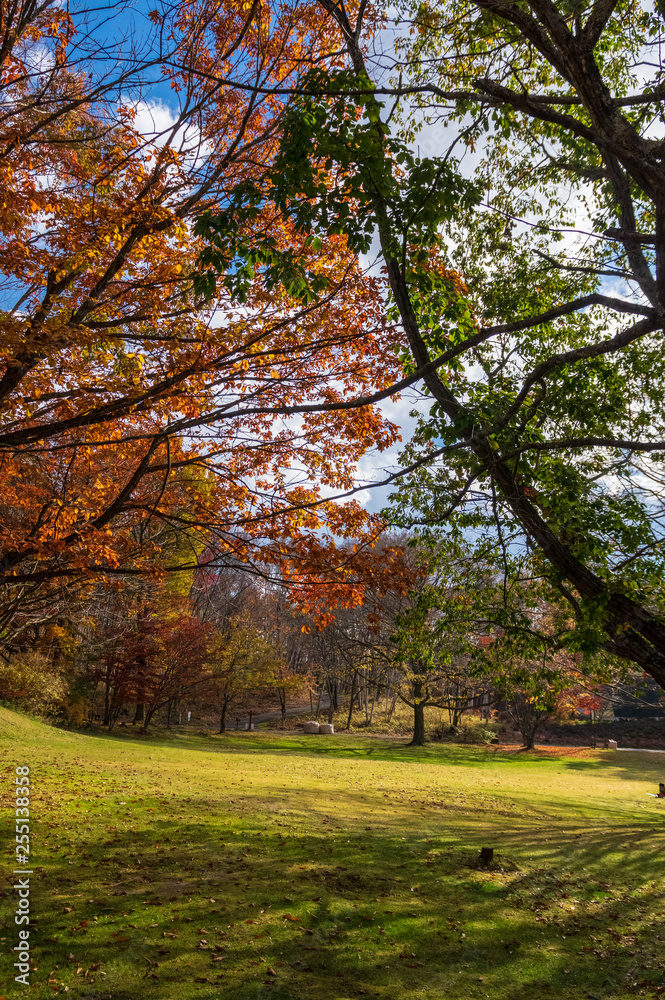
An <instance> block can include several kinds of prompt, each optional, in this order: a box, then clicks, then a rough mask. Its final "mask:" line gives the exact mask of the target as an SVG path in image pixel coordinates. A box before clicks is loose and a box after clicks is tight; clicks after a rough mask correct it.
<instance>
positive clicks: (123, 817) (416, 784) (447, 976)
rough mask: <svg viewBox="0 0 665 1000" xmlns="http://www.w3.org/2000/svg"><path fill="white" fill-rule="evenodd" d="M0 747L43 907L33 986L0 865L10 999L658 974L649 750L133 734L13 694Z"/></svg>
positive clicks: (496, 986) (341, 990)
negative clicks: (53, 724)
mask: <svg viewBox="0 0 665 1000" xmlns="http://www.w3.org/2000/svg"><path fill="white" fill-rule="evenodd" d="M0 752H1V756H0V763H1V764H2V768H3V772H4V776H5V782H4V789H3V791H4V792H5V793H7V794H6V795H5V797H4V799H3V802H4V805H5V806H8V805H9V804H10V803H11V799H10V797H9V794H8V793H9V792H13V789H12V783H13V773H14V768H15V766H16V765H18V764H28V766H29V767H30V768H31V780H32V795H33V800H32V804H31V814H32V815H31V827H32V859H33V862H32V863H33V867H34V871H35V875H34V876H33V880H32V907H33V910H32V912H33V916H34V917H35V918H36V920H37V929H36V930H35V932H34V933H33V934H32V937H31V939H32V940H34V941H35V944H36V947H35V962H34V964H35V966H36V971H34V972H33V973H32V974H31V984H32V985H31V987H30V988H29V989H28V988H24V987H20V986H18V985H16V984H14V983H13V981H12V976H13V973H12V972H11V961H13V959H8V958H7V956H8V950H9V948H11V947H13V945H14V944H15V943H16V939H17V934H16V928H15V926H14V924H13V911H14V908H15V893H13V891H12V889H11V885H12V880H13V876H12V875H11V874H8V875H7V880H6V882H5V887H4V888H3V893H4V897H5V898H4V899H3V913H4V923H3V929H2V936H3V938H4V939H5V940H4V941H3V942H2V944H3V946H4V948H3V961H4V962H5V967H4V969H3V979H2V982H3V986H2V987H1V990H2V995H3V996H7V997H10V996H11V997H14V996H20V995H25V996H26V997H27V996H28V995H29V996H30V997H31V998H32V997H34V998H41V997H51V996H53V995H54V994H56V993H60V994H64V993H65V992H67V994H68V996H70V997H72V998H75V997H76V998H79V997H80V998H82V1000H83V998H85V1000H105V998H113V1000H130V998H131V1000H137V998H141V1000H184V998H189V997H192V998H193V997H197V998H199V997H200V998H202V1000H203V998H213V997H214V998H219V1000H226V998H228V1000H231V998H233V1000H250V998H252V1000H253V998H258V997H264V996H266V995H267V994H268V993H271V994H272V995H273V996H274V997H277V998H283V1000H287V998H288V1000H298V998H302V1000H310V998H311V1000H315V998H316V1000H319V998H321V997H325V998H327V1000H350V998H355V997H373V998H382V1000H388V998H390V1000H392V998H405V997H408V998H411V997H419V998H424V1000H447V998H451V1000H452V998H455V1000H457V998H476V997H478V998H482V997H490V998H492V1000H499V998H500V1000H504V998H505V1000H538V998H541V997H552V998H555V997H556V998H557V1000H558V998H565V997H570V998H571V1000H572V998H573V997H574V998H576V1000H577V998H584V997H587V996H590V997H592V998H616V1000H619V998H623V997H629V996H630V997H632V996H636V995H645V996H654V995H659V993H660V987H661V986H663V985H665V961H661V959H662V956H661V954H660V938H659V935H661V934H664V933H665V915H664V913H663V911H664V910H665V904H664V903H663V900H662V892H663V875H664V873H663V863H662V856H663V847H664V846H665V836H664V828H663V818H664V806H663V803H662V802H659V801H657V800H655V799H651V798H647V797H646V796H645V794H644V793H645V792H646V791H653V790H654V786H655V785H656V783H657V781H658V780H660V779H661V777H662V774H661V769H662V770H663V772H665V761H663V760H662V758H661V757H660V756H659V755H657V754H647V753H619V754H616V753H614V754H613V753H610V752H606V751H599V752H597V753H593V752H589V755H588V756H582V757H580V756H577V757H570V758H560V759H551V758H544V757H538V756H532V755H525V754H522V755H516V754H513V755H502V754H498V753H496V752H495V750H494V748H477V747H467V746H464V747H462V746H436V747H434V746H430V747H426V748H424V749H422V750H414V749H412V748H406V747H405V746H403V745H401V744H400V743H398V742H396V741H395V740H381V739H377V738H373V739H370V738H368V739H364V738H362V737H358V736H343V735H339V736H335V737H331V738H326V737H317V736H313V737H305V736H296V735H291V734H286V735H281V734H280V735H277V734H268V733H266V734H264V733H255V734H237V733H230V734H228V735H226V736H222V737H204V736H188V737H184V736H180V737H170V738H166V737H164V736H163V735H162V736H155V737H148V738H143V739H141V738H139V737H137V736H119V735H118V736H106V735H100V734H95V735H86V734H84V733H70V732H64V731H60V730H57V729H51V728H48V727H45V726H42V725H41V724H39V723H37V722H34V721H32V720H30V719H27V718H25V717H22V716H20V715H17V714H14V713H11V712H9V711H6V710H0ZM6 814H7V815H8V816H9V820H10V822H11V824H12V827H13V813H12V811H11V810H9V809H7V811H6ZM12 827H10V828H9V829H10V835H11V829H12ZM12 841H13V837H12ZM482 846H491V847H494V849H495V852H496V858H497V863H496V864H495V866H494V867H493V868H491V869H488V870H483V869H481V868H479V867H478V861H477V857H478V850H479V848H480V847H482ZM12 853H13V843H12V842H9V843H8V845H7V851H6V854H5V857H6V869H5V870H6V872H7V873H10V872H11V869H12V868H13V858H12ZM5 982H6V984H7V985H4V983H5Z"/></svg>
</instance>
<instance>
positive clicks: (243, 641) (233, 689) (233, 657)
mask: <svg viewBox="0 0 665 1000" xmlns="http://www.w3.org/2000/svg"><path fill="white" fill-rule="evenodd" d="M210 664H211V671H212V673H211V678H210V687H211V690H212V692H213V695H214V698H215V699H216V701H217V703H218V706H219V731H220V733H224V732H226V713H227V710H228V708H229V705H230V704H231V703H232V702H233V701H235V700H236V699H237V698H238V697H239V696H240V695H242V694H244V693H245V692H247V691H252V690H254V689H256V688H268V687H274V686H275V681H276V680H277V679H278V674H279V671H280V670H283V669H284V667H283V665H282V663H281V661H280V658H279V656H278V654H277V652H276V650H275V649H274V647H273V646H272V645H271V644H270V643H269V642H268V641H267V639H265V637H264V636H263V634H262V633H261V631H260V630H259V629H257V628H256V627H255V626H254V625H252V623H251V621H250V617H249V615H248V614H247V613H240V614H238V615H236V616H235V617H233V618H231V619H230V620H229V622H228V625H227V628H226V629H225V630H224V631H223V632H220V633H218V634H217V636H216V637H215V639H214V640H213V647H212V652H211V659H210Z"/></svg>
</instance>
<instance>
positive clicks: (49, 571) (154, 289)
mask: <svg viewBox="0 0 665 1000" xmlns="http://www.w3.org/2000/svg"><path fill="white" fill-rule="evenodd" d="M25 9H26V10H28V8H25ZM30 9H32V8H30ZM34 10H35V13H34V18H33V20H32V21H30V19H29V18H27V20H26V21H25V22H24V21H21V20H20V16H22V15H20V16H19V15H16V17H17V20H16V23H15V24H13V25H10V24H8V25H6V26H5V27H6V29H7V30H6V34H5V37H6V38H10V39H12V38H13V43H10V44H9V46H8V47H7V48H6V51H5V50H3V53H4V54H0V89H2V92H3V99H4V101H5V105H6V107H7V109H8V112H7V114H6V115H5V117H4V118H3V124H2V125H0V188H1V189H2V197H1V198H0V271H1V272H2V275H3V276H4V277H3V280H2V302H3V307H4V311H2V312H0V324H1V333H2V336H1V338H0V340H1V346H0V365H1V374H0V403H1V404H2V422H1V423H0V470H1V482H2V495H1V496H0V510H1V513H2V518H1V522H2V523H1V527H0V553H1V556H0V558H1V559H2V563H1V566H2V571H1V575H0V583H2V584H3V586H4V588H5V593H6V594H7V597H6V600H5V603H4V604H3V605H2V608H1V609H0V611H1V613H2V614H3V615H4V619H3V621H4V624H5V626H7V625H8V623H9V622H10V621H11V620H12V617H13V615H14V613H15V610H16V606H17V602H19V601H20V602H21V604H22V608H23V613H25V609H26V600H27V597H28V595H29V597H30V600H34V601H36V602H37V604H36V605H35V606H37V605H38V606H39V608H40V614H41V613H44V609H45V608H46V609H48V607H49V606H50V605H49V602H51V601H52V599H53V598H52V594H53V590H52V587H53V581H56V580H62V581H72V580H76V579H83V580H84V579H88V578H89V579H92V578H95V577H100V576H101V577H104V578H109V577H113V576H115V575H119V574H126V573H128V572H164V570H165V569H168V568H169V567H171V568H172V567H173V566H174V565H194V564H196V553H197V552H200V551H201V550H202V549H203V548H204V547H206V546H207V547H208V550H209V551H211V552H213V553H215V554H216V557H219V558H220V559H222V560H224V559H225V560H227V561H228V560H233V561H236V562H242V561H252V560H254V561H258V562H260V563H261V565H262V566H264V567H265V566H266V565H270V564H273V565H276V566H279V567H280V571H283V572H284V573H285V574H286V575H287V576H289V575H290V576H292V577H293V578H294V579H298V580H300V579H301V578H302V576H303V574H306V573H308V572H310V571H311V569H312V568H314V569H315V570H316V569H321V567H323V575H324V577H326V576H327V577H328V578H329V579H331V580H332V578H331V577H330V573H332V567H333V564H334V562H335V560H336V559H337V558H338V556H339V553H337V552H336V550H335V546H334V539H335V538H338V537H340V536H346V537H349V536H353V537H356V538H358V539H360V540H363V539H367V538H371V537H373V536H374V534H375V533H376V531H377V529H378V527H379V522H378V519H377V518H372V517H370V516H369V515H368V514H367V513H366V512H365V511H364V510H363V509H362V508H361V507H360V505H359V504H358V503H357V502H355V501H354V500H350V501H348V502H347V503H344V504H341V503H333V502H327V503H321V502H320V501H321V489H322V487H325V488H326V489H327V490H328V491H329V492H333V491H346V490H349V489H350V488H352V486H353V483H354V472H355V465H356V462H357V460H358V459H359V458H360V456H361V455H363V453H364V452H366V451H367V449H368V448H378V449H383V448H385V447H388V446H389V445H390V444H392V443H393V442H394V440H395V439H396V436H397V430H396V428H395V427H394V426H393V425H391V424H390V423H389V422H387V421H386V420H385V419H384V418H383V417H382V416H381V415H380V414H379V413H378V412H377V411H376V410H375V409H373V408H372V407H371V406H363V407H353V406H351V407H349V408H346V409H338V410H333V411H321V410H315V409H311V407H313V406H318V405H320V404H333V405H335V404H339V403H342V402H345V401H348V400H352V399H353V398H357V397H359V396H364V395H368V394H371V393H373V392H375V391H377V390H381V389H384V388H386V387H387V386H389V385H390V384H391V383H392V382H393V381H395V379H396V378H399V377H400V370H399V364H398V362H397V360H396V358H395V357H394V355H393V353H392V352H391V350H390V346H389V345H390V344H391V343H392V342H393V341H394V339H395V334H394V331H392V330H391V329H390V328H389V326H388V324H387V322H386V319H385V315H384V309H383V301H382V298H381V295H380V291H379V287H378V285H377V284H376V283H375V282H374V281H373V279H372V278H370V277H368V276H366V275H364V274H363V273H362V271H361V269H360V267H359V265H358V262H357V260H356V259H355V258H354V256H353V255H352V254H351V253H350V252H349V251H348V249H347V247H346V246H345V243H344V241H343V239H342V238H340V237H331V238H329V239H328V240H327V241H325V242H324V243H323V245H322V247H321V248H320V250H316V251H315V250H313V249H310V250H309V251H308V252H309V253H310V257H311V259H310V267H311V269H312V271H316V272H319V273H324V274H325V275H326V277H327V278H328V279H329V288H330V291H329V293H328V295H327V297H326V300H325V302H324V303H321V304H315V306H310V307H302V306H300V305H299V304H298V303H297V302H295V301H293V300H291V299H289V298H288V296H286V294H284V293H278V292H275V291H270V293H268V291H267V290H266V288H265V287H264V286H263V283H262V281H261V276H260V274H259V275H257V277H256V278H255V280H254V283H253V286H252V289H251V293H250V296H249V299H248V301H247V303H246V304H245V305H243V306H242V308H239V307H237V306H236V305H235V304H234V303H232V302H231V301H230V300H229V297H228V295H227V294H226V292H225V291H224V290H223V288H221V287H220V289H219V290H218V294H217V295H216V296H215V297H214V298H213V300H212V301H211V302H209V303H202V302H200V301H198V300H197V298H196V296H195V294H194V291H193V287H192V280H191V275H192V273H193V271H194V268H195V265H196V261H197V258H198V255H199V253H200V250H201V246H200V244H199V241H198V240H197V238H196V237H195V236H194V235H193V223H194V221H195V219H196V216H197V214H198V213H200V212H201V211H202V210H204V209H207V208H216V207H219V206H220V205H222V204H223V203H224V198H225V192H226V191H228V190H229V188H230V187H231V186H233V185H235V184H237V183H238V181H239V180H242V179H243V178H250V177H252V176H253V175H254V173H255V172H256V171H257V170H258V169H260V168H261V166H262V164H263V162H264V161H265V160H266V158H268V157H270V156H271V155H272V152H273V150H274V145H273V144H274V141H275V139H274V136H275V130H274V129H275V125H276V123H277V121H278V118H279V115H280V113H281V110H282V107H283V104H282V98H280V97H279V96H278V95H275V94H270V93H267V94H261V93H260V92H257V91H256V90H253V89H252V87H255V86H259V87H261V88H264V89H265V88H269V87H271V86H284V85H289V84H290V83H292V82H293V81H294V80H295V79H296V77H297V74H298V72H299V70H300V68H301V64H304V65H305V67H307V66H309V65H310V64H311V58H312V57H313V56H314V55H316V54H317V53H323V52H327V51H328V50H329V49H331V48H334V46H335V39H334V37H333V36H332V35H330V36H329V34H328V29H327V27H326V20H325V19H324V18H321V17H320V14H319V13H317V10H316V8H315V7H314V5H299V4H297V3H295V2H294V3H293V4H292V5H290V4H289V3H286V4H284V3H280V4H276V5H274V6H271V5H270V4H269V3H265V2H262V0H256V2H254V3H253V4H252V5H251V6H249V5H248V4H246V3H242V4H241V3H238V2H234V0H224V2H215V0H198V2H194V3H191V2H187V3H184V2H183V3H181V4H179V5H176V6H175V7H172V8H168V12H167V8H164V10H158V11H155V12H154V13H153V14H152V15H151V18H152V21H153V25H154V36H153V37H152V38H151V39H150V42H149V44H147V45H146V47H145V49H144V51H145V58H144V59H143V61H141V59H140V58H139V57H138V56H137V55H136V51H137V50H132V51H130V50H129V49H127V50H126V51H123V50H122V48H121V47H120V49H118V48H116V49H114V48H113V45H112V43H111V41H109V61H111V62H112V59H113V58H114V57H115V58H116V64H115V69H109V61H107V62H104V61H102V63H103V68H102V70H101V73H102V74H103V75H100V71H99V70H97V69H96V65H95V62H94V61H93V60H92V58H91V57H92V56H93V55H98V53H96V52H95V46H97V45H99V37H98V36H95V35H94V33H93V34H92V35H91V36H90V38H91V39H92V41H90V45H91V46H92V47H91V50H90V52H89V53H88V54H87V55H86V49H85V39H86V38H87V37H88V36H86V34H85V32H84V31H83V27H84V26H83V25H79V24H78V23H77V20H76V18H77V15H76V14H75V13H72V14H68V13H67V12H66V9H65V8H61V7H60V6H59V5H57V4H56V3H53V4H52V5H48V4H47V5H46V6H45V7H39V8H35V9H34ZM112 28H113V22H112V19H111V21H110V22H109V27H108V29H105V30H108V32H110V33H112ZM12 31H13V32H14V34H13V35H12V34H11V32H12ZM159 39H161V45H162V49H161V54H160V56H159V58H156V53H157V43H158V40H159ZM74 43H76V44H75V46H74V47H75V49H76V58H74V57H72V60H71V64H70V63H68V58H69V52H70V51H72V46H73V45H74ZM39 53H41V55H40V54H39ZM44 53H46V55H44ZM88 56H90V58H88ZM38 58H39V59H42V60H43V61H44V65H43V66H41V67H40V66H37V68H35V66H36V62H35V61H36V60H37V59H38ZM2 59H4V62H2V61H1V60H2ZM303 61H304V63H303ZM153 63H155V65H153ZM155 72H156V73H157V75H158V76H159V75H160V74H161V79H162V81H163V83H162V86H163V85H164V84H168V85H169V87H170V92H171V95H172V106H170V107H169V110H168V114H167V117H168V122H167V124H166V126H165V127H164V128H163V130H162V132H161V133H160V134H157V132H155V134H153V135H149V134H146V131H145V125H144V124H142V122H144V121H145V116H146V108H147V104H146V102H148V103H149V100H150V86H151V82H150V81H151V80H152V79H154V76H155ZM230 76H233V77H234V79H235V80H236V81H237V82H240V83H241V84H243V83H244V85H245V89H243V88H242V87H240V86H237V85H236V86H231V85H229V84H228V83H227V82H226V80H227V78H228V77H230ZM130 93H131V94H132V95H133V96H132V98H131V99H130V97H128V96H127V95H128V94H130ZM120 95H121V96H120ZM141 101H143V103H141ZM162 112H163V114H166V112H165V111H164V109H163V108H162ZM264 225H265V226H266V227H268V228H269V229H270V230H271V231H272V232H273V234H274V235H275V236H276V238H277V239H278V240H279V241H280V242H281V243H282V244H283V245H293V243H294V242H295V239H296V238H295V236H294V234H293V233H291V232H290V231H288V230H287V229H286V228H285V227H284V224H283V223H282V222H278V221H277V220H276V219H275V218H273V217H266V218H265V220H264ZM308 407H310V409H309V410H308ZM183 533H184V534H185V535H186V537H187V539H188V540H189V541H188V543H187V544H188V545H189V549H190V553H191V554H190V555H189V556H187V557H183V555H182V551H183V548H182V546H179V547H176V550H177V551H176V555H174V554H173V551H171V550H172V549H173V539H174V537H176V536H177V535H178V534H183ZM174 551H175V550H174ZM340 580H341V582H342V583H343V584H344V585H347V586H348V581H346V580H343V579H342V578H339V577H336V578H335V581H336V582H339V581H340ZM17 588H18V589H17ZM26 588H29V589H26ZM351 599H353V600H355V597H352V598H351ZM40 602H41V603H40Z"/></svg>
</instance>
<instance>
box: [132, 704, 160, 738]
mask: <svg viewBox="0 0 665 1000" xmlns="http://www.w3.org/2000/svg"><path fill="white" fill-rule="evenodd" d="M137 707H138V706H137ZM141 708H143V705H141ZM156 708H157V706H156V705H155V706H153V707H152V708H149V709H148V711H147V712H146V713H145V721H144V723H143V726H142V727H141V732H142V733H147V732H148V726H149V725H150V720H151V719H152V717H153V715H154V714H155V709H156ZM135 721H136V720H135Z"/></svg>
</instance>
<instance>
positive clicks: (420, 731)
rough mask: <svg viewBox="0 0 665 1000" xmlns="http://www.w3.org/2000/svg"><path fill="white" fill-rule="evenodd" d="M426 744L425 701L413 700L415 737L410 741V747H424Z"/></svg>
mask: <svg viewBox="0 0 665 1000" xmlns="http://www.w3.org/2000/svg"><path fill="white" fill-rule="evenodd" d="M424 745H425V702H424V701H414V702H413V739H412V740H411V742H410V743H409V746H410V747H422V746H424Z"/></svg>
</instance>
